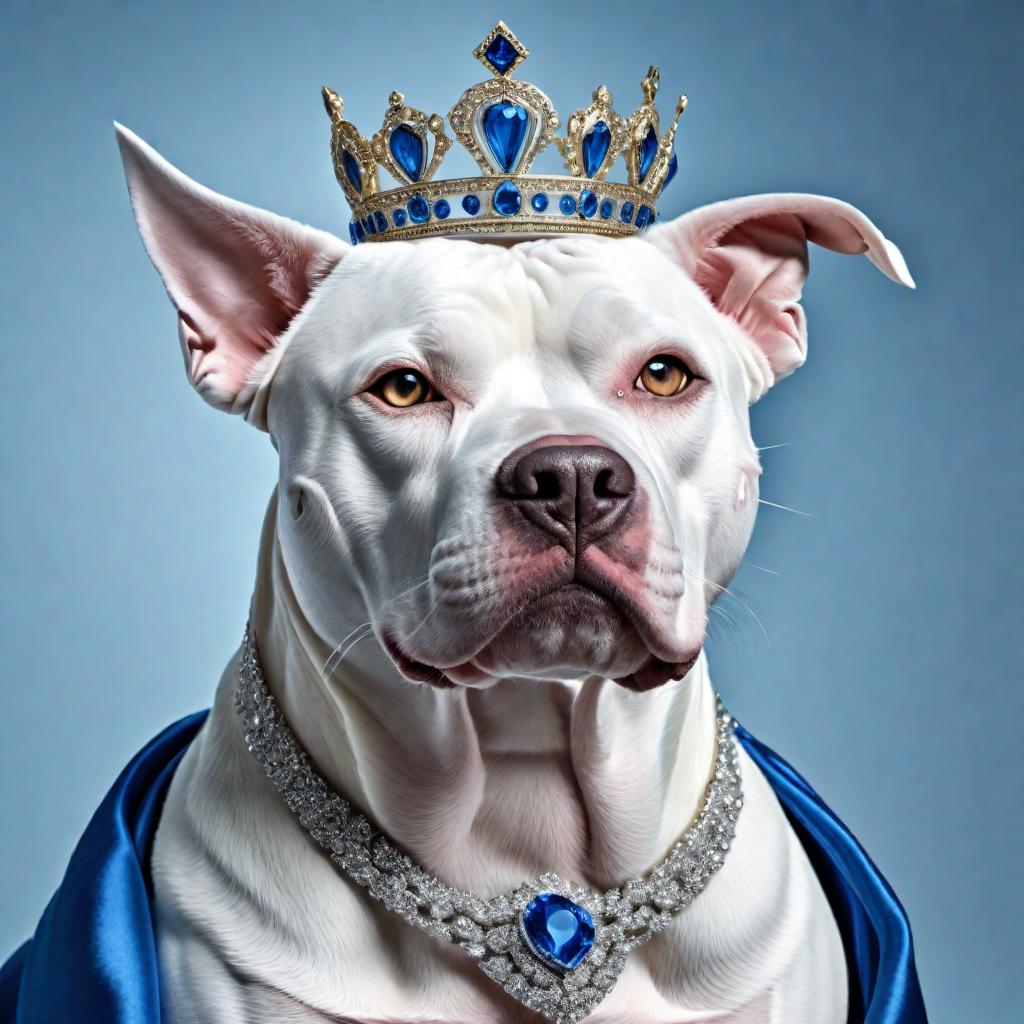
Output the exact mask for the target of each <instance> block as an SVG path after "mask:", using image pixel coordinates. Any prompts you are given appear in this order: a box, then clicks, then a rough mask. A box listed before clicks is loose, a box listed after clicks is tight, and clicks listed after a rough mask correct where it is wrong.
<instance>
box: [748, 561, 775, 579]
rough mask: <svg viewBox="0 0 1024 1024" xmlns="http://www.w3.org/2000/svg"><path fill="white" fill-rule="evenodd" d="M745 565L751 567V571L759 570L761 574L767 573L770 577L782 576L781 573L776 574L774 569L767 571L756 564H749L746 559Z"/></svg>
mask: <svg viewBox="0 0 1024 1024" xmlns="http://www.w3.org/2000/svg"><path fill="white" fill-rule="evenodd" d="M743 564H744V565H749V566H750V568H751V569H757V570H758V571H759V572H766V573H768V575H769V576H781V575H782V573H781V572H776V571H775V570H774V569H766V568H765V567H764V566H763V565H756V564H755V563H754V562H748V561H747V560H746V559H744V560H743Z"/></svg>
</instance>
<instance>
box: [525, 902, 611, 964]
mask: <svg viewBox="0 0 1024 1024" xmlns="http://www.w3.org/2000/svg"><path fill="white" fill-rule="evenodd" d="M521 920H522V926H523V934H524V936H525V937H526V940H527V941H528V942H529V944H530V948H531V949H532V950H533V952H534V953H536V954H537V956H538V957H539V958H540V959H541V960H543V961H544V962H545V963H548V964H550V965H551V966H553V967H557V968H559V969H561V970H569V971H571V970H573V968H575V967H578V966H579V965H580V964H581V963H582V962H583V958H584V957H585V956H586V955H587V953H589V952H590V947H591V946H593V944H594V919H593V918H592V917H591V916H590V911H589V910H587V909H586V907H581V906H580V905H579V904H578V903H574V902H573V901H572V900H570V899H569V898H568V897H566V896H560V895H558V893H554V892H542V893H540V894H538V895H537V896H534V898H533V899H532V900H530V902H529V904H528V905H527V907H526V909H525V910H524V911H523V914H522V918H521Z"/></svg>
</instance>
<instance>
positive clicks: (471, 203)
mask: <svg viewBox="0 0 1024 1024" xmlns="http://www.w3.org/2000/svg"><path fill="white" fill-rule="evenodd" d="M462 208H463V209H464V210H465V211H466V213H468V214H469V215H470V217H475V216H476V215H477V214H478V213H479V212H480V198H479V197H478V196H474V195H468V196H463V197H462Z"/></svg>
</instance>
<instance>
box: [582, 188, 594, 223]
mask: <svg viewBox="0 0 1024 1024" xmlns="http://www.w3.org/2000/svg"><path fill="white" fill-rule="evenodd" d="M580 213H582V214H583V216H584V217H586V218H587V220H590V218H591V217H593V216H594V214H595V213H597V193H596V192H593V191H591V190H590V189H589V188H585V189H584V190H583V191H582V192H581V193H580Z"/></svg>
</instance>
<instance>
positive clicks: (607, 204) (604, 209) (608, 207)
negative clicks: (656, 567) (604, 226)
mask: <svg viewBox="0 0 1024 1024" xmlns="http://www.w3.org/2000/svg"><path fill="white" fill-rule="evenodd" d="M614 212H615V203H613V202H612V200H610V199H606V200H605V201H604V202H603V203H602V204H601V220H607V219H608V218H609V217H610V216H611V215H612V214H613V213H614Z"/></svg>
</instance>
